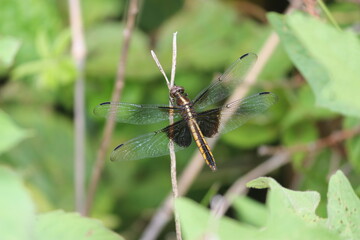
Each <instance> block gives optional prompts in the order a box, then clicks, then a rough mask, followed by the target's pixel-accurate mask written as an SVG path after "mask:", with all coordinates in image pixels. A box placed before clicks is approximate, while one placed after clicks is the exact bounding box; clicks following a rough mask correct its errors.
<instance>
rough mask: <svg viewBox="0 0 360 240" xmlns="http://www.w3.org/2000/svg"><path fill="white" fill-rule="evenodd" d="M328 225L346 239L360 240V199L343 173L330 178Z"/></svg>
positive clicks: (337, 173)
mask: <svg viewBox="0 0 360 240" xmlns="http://www.w3.org/2000/svg"><path fill="white" fill-rule="evenodd" d="M328 217H329V218H328V225H329V227H330V228H331V229H333V230H334V232H337V233H339V234H340V235H341V236H342V237H344V239H350V240H355V239H360V227H359V226H360V199H359V198H358V197H357V196H356V194H355V193H354V190H353V189H352V187H351V185H350V183H349V181H348V180H347V179H346V177H345V175H344V174H343V173H342V172H341V171H337V172H336V174H334V175H333V176H332V177H331V178H330V182H329V192H328Z"/></svg>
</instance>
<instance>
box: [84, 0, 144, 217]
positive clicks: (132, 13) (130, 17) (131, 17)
mask: <svg viewBox="0 0 360 240" xmlns="http://www.w3.org/2000/svg"><path fill="white" fill-rule="evenodd" d="M138 5H139V3H138V0H130V4H129V8H128V13H127V21H126V26H125V29H124V31H123V36H124V41H123V46H122V51H121V55H120V60H119V64H118V70H117V74H116V81H115V87H114V90H113V93H112V98H111V101H112V102H118V101H119V100H120V95H121V92H122V89H123V86H124V78H125V69H126V62H127V57H128V51H129V47H130V42H131V37H132V33H133V30H134V28H135V21H136V16H137V13H138ZM114 127H115V119H114V118H112V117H109V118H107V121H106V124H105V129H104V133H103V138H102V141H101V145H100V148H99V150H98V154H97V158H96V162H95V165H94V167H93V172H92V176H91V182H90V187H89V191H88V196H87V204H86V213H87V214H89V211H90V209H91V207H92V202H93V199H94V196H95V192H96V189H97V185H98V183H99V180H100V177H101V174H102V172H103V169H104V163H105V156H106V152H107V150H108V148H109V144H110V139H111V136H112V133H113V130H114Z"/></svg>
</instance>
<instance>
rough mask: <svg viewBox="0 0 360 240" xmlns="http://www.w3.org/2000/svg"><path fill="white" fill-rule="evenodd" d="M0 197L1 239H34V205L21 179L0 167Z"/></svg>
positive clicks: (5, 168)
mask: <svg viewBox="0 0 360 240" xmlns="http://www.w3.org/2000/svg"><path fill="white" fill-rule="evenodd" d="M0 196H1V197H0V236H1V239H3V240H11V239H19V240H30V239H33V227H34V222H35V208H34V205H33V203H32V201H31V198H30V195H29V193H28V192H27V190H26V188H25V187H24V185H23V184H22V182H21V180H20V178H19V177H18V176H17V175H16V174H15V173H14V172H13V171H12V170H10V169H9V168H7V167H4V166H0Z"/></svg>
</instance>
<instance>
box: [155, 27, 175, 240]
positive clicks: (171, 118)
mask: <svg viewBox="0 0 360 240" xmlns="http://www.w3.org/2000/svg"><path fill="white" fill-rule="evenodd" d="M176 36H177V32H175V33H174V35H173V54H172V67H171V79H170V82H169V80H168V78H167V76H166V73H165V71H164V69H163V67H162V65H161V63H160V61H159V59H158V58H157V56H156V54H155V52H154V51H151V55H152V57H153V58H154V61H155V63H156V65H157V66H158V68H159V70H160V72H161V73H162V74H163V75H164V78H165V80H166V83H167V85H168V88H169V91H170V90H171V88H172V87H173V86H174V81H175V72H176V55H177V47H176ZM169 106H170V107H172V106H173V104H172V102H171V100H170V101H169ZM169 122H170V124H173V123H174V115H173V112H170V115H169ZM169 150H170V163H171V164H170V175H171V186H172V193H173V198H172V199H171V200H172V204H173V203H174V201H175V199H176V198H177V197H178V195H179V194H178V185H177V177H176V155H175V150H174V142H173V141H172V140H171V139H170V142H169ZM174 215H175V230H176V238H177V239H178V240H181V239H182V236H181V226H180V220H179V216H178V214H177V213H176V212H175V213H174Z"/></svg>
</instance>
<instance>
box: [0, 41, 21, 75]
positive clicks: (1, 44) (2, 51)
mask: <svg viewBox="0 0 360 240" xmlns="http://www.w3.org/2000/svg"><path fill="white" fill-rule="evenodd" d="M20 45H21V43H20V41H19V40H18V39H17V38H14V37H7V36H5V37H4V36H1V35H0V73H1V71H4V70H6V69H7V68H9V67H10V66H11V65H12V64H13V62H14V58H15V56H16V54H17V52H18V51H19V48H20Z"/></svg>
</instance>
